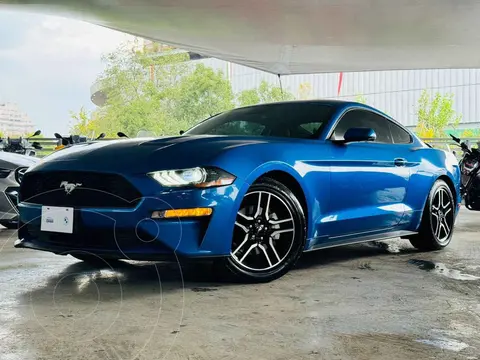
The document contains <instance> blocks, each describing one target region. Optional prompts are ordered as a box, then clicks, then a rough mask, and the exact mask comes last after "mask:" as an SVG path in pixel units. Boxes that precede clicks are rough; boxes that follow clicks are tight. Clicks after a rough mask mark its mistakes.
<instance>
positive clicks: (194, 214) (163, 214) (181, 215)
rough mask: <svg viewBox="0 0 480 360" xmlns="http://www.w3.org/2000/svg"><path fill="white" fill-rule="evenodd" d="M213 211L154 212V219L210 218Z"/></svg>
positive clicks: (174, 210) (199, 209)
mask: <svg viewBox="0 0 480 360" xmlns="http://www.w3.org/2000/svg"><path fill="white" fill-rule="evenodd" d="M212 212H213V210H212V209H211V208H193V209H172V210H161V211H154V212H153V213H152V219H171V218H186V217H200V216H210V215H212Z"/></svg>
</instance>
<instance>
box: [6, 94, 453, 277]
mask: <svg viewBox="0 0 480 360" xmlns="http://www.w3.org/2000/svg"><path fill="white" fill-rule="evenodd" d="M459 184H460V171H459V167H458V163H457V159H456V158H455V157H454V156H453V155H452V154H450V153H448V152H445V151H442V150H438V149H434V148H431V147H430V146H429V145H427V144H425V143H424V142H422V141H421V140H420V139H419V138H417V137H416V136H415V135H414V134H413V133H411V132H410V131H409V130H407V129H406V128H404V127H403V126H402V125H400V124H399V123H397V122H396V121H395V120H393V119H391V118H390V117H389V116H387V115H385V114H383V113H382V112H380V111H378V110H376V109H374V108H371V107H369V106H366V105H363V104H358V103H354V102H342V101H293V102H281V103H273V104H263V105H256V106H250V107H244V108H238V109H235V110H231V111H227V112H224V113H221V114H218V115H215V116H212V117H210V118H209V119H207V120H205V121H203V122H201V123H199V124H198V125H196V126H194V127H193V128H191V129H190V130H188V131H186V132H185V133H184V134H183V135H181V136H173V137H161V138H155V139H154V138H143V139H138V138H136V139H119V140H113V141H99V142H90V143H86V144H83V145H82V144H81V145H76V146H73V147H70V148H66V149H64V150H60V151H58V152H55V153H53V154H51V155H49V156H47V157H46V158H45V159H44V160H43V161H42V162H41V163H39V164H38V165H36V166H34V167H31V168H30V169H29V170H28V171H27V172H26V173H25V175H24V177H23V180H22V184H21V189H20V195H19V196H20V202H21V203H20V204H19V209H20V210H19V211H20V227H19V231H18V234H19V239H18V240H17V242H16V244H15V246H16V247H21V248H29V249H37V250H44V251H50V252H53V253H56V254H62V255H66V254H71V255H72V256H74V257H76V258H78V259H81V260H83V261H89V262H95V261H108V260H112V259H132V260H165V259H172V258H174V257H175V256H178V257H181V258H182V257H184V258H196V259H199V258H202V259H211V260H213V261H214V263H215V264H217V265H221V266H222V267H223V268H224V269H227V270H228V271H229V272H231V273H233V274H234V275H236V276H238V277H240V278H241V279H243V280H246V281H269V280H272V279H275V278H278V277H280V276H282V275H283V274H285V273H286V272H287V271H288V270H289V269H291V268H292V266H293V265H294V264H295V262H296V260H297V259H298V258H299V256H300V255H301V253H302V252H305V251H312V250H317V249H322V248H326V247H332V246H339V245H346V244H351V243H358V242H366V241H372V240H378V239H389V238H396V237H402V238H406V239H409V240H410V242H411V243H412V244H413V246H414V247H416V248H418V249H421V250H437V249H442V248H444V247H445V246H447V245H448V244H449V243H450V241H451V238H452V232H453V228H454V224H455V219H456V216H457V214H458V211H459V208H460V191H459ZM172 256H173V257H172Z"/></svg>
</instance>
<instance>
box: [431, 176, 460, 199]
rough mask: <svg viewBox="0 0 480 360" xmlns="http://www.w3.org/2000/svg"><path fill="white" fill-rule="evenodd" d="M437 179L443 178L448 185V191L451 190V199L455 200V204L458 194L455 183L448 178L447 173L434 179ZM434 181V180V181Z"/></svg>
mask: <svg viewBox="0 0 480 360" xmlns="http://www.w3.org/2000/svg"><path fill="white" fill-rule="evenodd" d="M437 180H443V181H445V182H446V183H447V185H448V187H449V188H450V191H451V192H452V195H453V201H454V202H455V205H457V203H458V196H457V195H458V194H457V189H456V188H455V184H454V183H453V181H452V179H450V177H449V176H447V175H440V176H439V177H438V178H437V179H436V180H435V181H437ZM434 183H435V182H434ZM432 186H433V184H432Z"/></svg>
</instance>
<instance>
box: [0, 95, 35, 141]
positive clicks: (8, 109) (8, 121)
mask: <svg viewBox="0 0 480 360" xmlns="http://www.w3.org/2000/svg"><path fill="white" fill-rule="evenodd" d="M34 131H35V130H34V124H33V122H32V120H31V119H30V117H29V116H28V115H27V114H26V113H24V112H22V111H21V109H20V108H19V107H18V105H17V104H15V103H0V132H1V133H2V134H3V135H4V136H11V137H15V136H22V135H25V134H29V133H32V132H34Z"/></svg>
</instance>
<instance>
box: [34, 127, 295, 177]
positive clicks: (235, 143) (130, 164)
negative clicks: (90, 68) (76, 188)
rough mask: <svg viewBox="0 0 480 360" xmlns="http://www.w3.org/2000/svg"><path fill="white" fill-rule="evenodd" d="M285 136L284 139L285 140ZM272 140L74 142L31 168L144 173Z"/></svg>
mask: <svg viewBox="0 0 480 360" xmlns="http://www.w3.org/2000/svg"><path fill="white" fill-rule="evenodd" d="M285 140H286V139H283V141H285ZM272 141H282V140H281V139H278V140H274V139H273V138H268V139H267V138H259V137H241V136H238V137H231V136H204V135H202V136H185V135H184V136H174V137H162V138H155V139H153V138H144V139H138V138H136V139H120V140H109V141H99V142H91V143H86V144H79V145H74V146H71V147H68V148H65V149H63V150H59V151H57V152H55V153H53V154H51V155H49V156H47V157H45V158H44V159H43V161H42V162H41V163H40V164H38V165H37V166H35V167H34V168H32V169H31V171H36V170H39V171H40V170H42V171H43V170H74V169H75V170H89V171H106V172H124V173H145V172H149V171H154V170H163V169H172V168H174V169H175V168H182V167H191V166H201V165H207V164H209V163H210V161H211V160H212V159H214V158H215V157H216V156H217V155H218V154H219V153H221V152H222V151H224V150H226V149H231V148H234V147H239V146H246V145H251V144H261V143H266V142H272Z"/></svg>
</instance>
